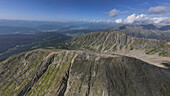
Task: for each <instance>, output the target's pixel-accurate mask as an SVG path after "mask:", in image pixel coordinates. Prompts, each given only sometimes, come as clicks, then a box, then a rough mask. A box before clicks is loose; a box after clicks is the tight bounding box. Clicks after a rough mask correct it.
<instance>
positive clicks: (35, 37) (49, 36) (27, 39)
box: [0, 32, 70, 61]
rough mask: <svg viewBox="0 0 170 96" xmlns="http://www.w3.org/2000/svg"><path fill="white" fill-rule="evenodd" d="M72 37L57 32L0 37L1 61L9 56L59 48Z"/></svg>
mask: <svg viewBox="0 0 170 96" xmlns="http://www.w3.org/2000/svg"><path fill="white" fill-rule="evenodd" d="M69 38H70V37H68V36H64V35H61V34H58V33H55V32H42V33H36V34H9V35H0V45H1V46H0V61H1V60H4V59H5V58H7V57H8V56H11V55H13V54H17V53H20V52H23V51H28V50H32V49H37V48H49V47H56V46H58V43H59V42H63V41H65V40H68V39H69Z"/></svg>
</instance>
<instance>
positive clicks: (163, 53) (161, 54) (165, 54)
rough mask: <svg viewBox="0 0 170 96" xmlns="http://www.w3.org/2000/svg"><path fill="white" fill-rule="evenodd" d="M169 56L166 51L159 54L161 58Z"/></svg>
mask: <svg viewBox="0 0 170 96" xmlns="http://www.w3.org/2000/svg"><path fill="white" fill-rule="evenodd" d="M167 55H168V52H166V51H162V52H160V53H159V56H164V57H165V56H167Z"/></svg>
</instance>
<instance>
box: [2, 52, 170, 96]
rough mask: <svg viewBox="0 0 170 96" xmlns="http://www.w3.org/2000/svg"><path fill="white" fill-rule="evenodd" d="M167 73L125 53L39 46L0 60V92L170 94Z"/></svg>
mask: <svg viewBox="0 0 170 96" xmlns="http://www.w3.org/2000/svg"><path fill="white" fill-rule="evenodd" d="M169 74H170V71H169V70H168V69H163V68H159V67H156V66H153V65H150V64H148V63H145V62H143V61H141V60H138V59H135V58H131V57H126V56H120V55H107V54H98V53H94V52H93V53H90V52H85V51H67V50H63V51H62V50H44V49H39V50H34V51H30V52H26V53H21V54H19V55H16V56H13V57H10V58H8V59H7V60H5V61H3V62H1V63H0V95H1V96H14V95H15V96H85V95H86V96H113V95H116V96H169V95H170V81H169V79H170V75H169Z"/></svg>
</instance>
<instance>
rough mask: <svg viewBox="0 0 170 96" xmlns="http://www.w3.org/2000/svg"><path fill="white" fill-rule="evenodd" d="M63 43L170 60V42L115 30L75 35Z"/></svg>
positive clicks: (87, 48)
mask: <svg viewBox="0 0 170 96" xmlns="http://www.w3.org/2000/svg"><path fill="white" fill-rule="evenodd" d="M65 44H66V45H67V46H68V48H69V49H83V50H91V51H96V52H101V53H109V54H121V55H127V56H133V57H136V58H139V59H142V60H145V58H146V57H149V56H153V57H151V58H155V56H156V58H162V59H163V61H161V62H165V61H168V60H170V58H169V57H170V42H167V41H161V40H156V39H144V38H136V37H131V36H128V35H126V34H125V33H122V32H117V31H114V32H94V33H89V34H85V35H82V36H78V37H75V38H73V39H71V40H69V41H68V42H66V43H65ZM135 55H136V56H135ZM166 57H167V58H166ZM146 59H147V58H146ZM164 59H165V60H164ZM146 61H147V60H146Z"/></svg>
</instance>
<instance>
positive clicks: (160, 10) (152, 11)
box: [148, 6, 168, 14]
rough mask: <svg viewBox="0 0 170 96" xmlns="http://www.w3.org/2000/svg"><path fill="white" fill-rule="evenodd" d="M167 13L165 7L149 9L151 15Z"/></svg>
mask: <svg viewBox="0 0 170 96" xmlns="http://www.w3.org/2000/svg"><path fill="white" fill-rule="evenodd" d="M167 12H168V10H167V8H166V7H165V6H156V7H151V8H149V9H148V13H149V14H163V13H167Z"/></svg>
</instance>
